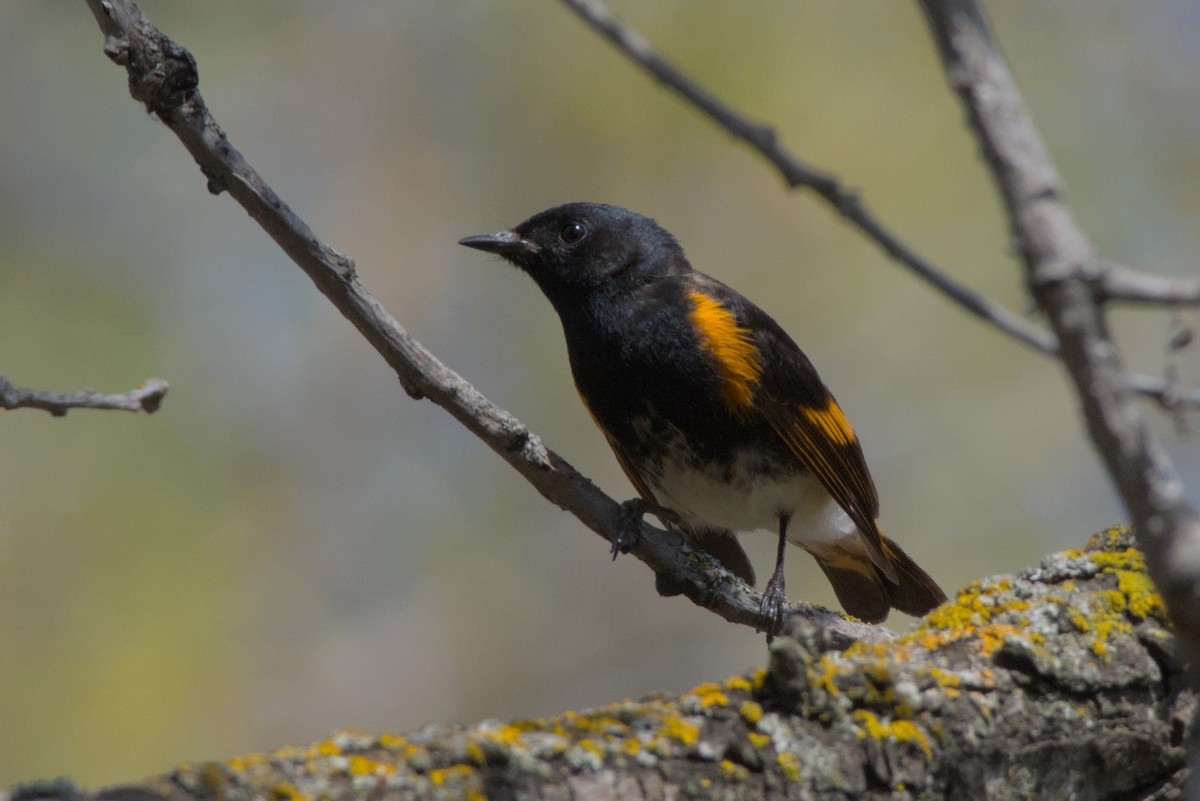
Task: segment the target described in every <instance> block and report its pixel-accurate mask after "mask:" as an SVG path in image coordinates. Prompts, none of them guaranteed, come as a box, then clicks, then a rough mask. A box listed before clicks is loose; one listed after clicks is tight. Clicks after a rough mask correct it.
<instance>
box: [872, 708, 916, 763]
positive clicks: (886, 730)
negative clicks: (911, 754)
mask: <svg viewBox="0 0 1200 801" xmlns="http://www.w3.org/2000/svg"><path fill="white" fill-rule="evenodd" d="M854 720H855V721H857V722H858V724H859V725H860V726H861V728H860V729H859V731H858V736H859V737H861V738H866V737H870V738H871V739H872V740H892V741H895V742H898V743H907V744H909V745H915V746H916V747H917V748H919V749H921V751H922V753H924V754H925V756H926V757H927V758H929V759H932V758H933V749H932V748H931V747H930V745H929V738H928V737H927V736H926V735H925V732H923V731H921V730H920V729H919V728H917V725H916V724H915V723H913V722H912V721H911V720H893V721H883V720H880V719H879V718H878V717H876V716H875V713H874V712H871V711H869V710H866V709H859V710H856V711H855V712H854Z"/></svg>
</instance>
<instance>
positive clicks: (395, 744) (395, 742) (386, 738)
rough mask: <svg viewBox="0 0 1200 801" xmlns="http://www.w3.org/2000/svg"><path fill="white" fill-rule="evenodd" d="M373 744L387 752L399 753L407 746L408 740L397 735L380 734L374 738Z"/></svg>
mask: <svg viewBox="0 0 1200 801" xmlns="http://www.w3.org/2000/svg"><path fill="white" fill-rule="evenodd" d="M375 744H376V745H378V746H379V747H380V748H386V749H388V750H389V751H399V750H400V749H401V748H403V747H404V746H406V745H408V740H407V739H406V738H404V737H401V736H400V735H399V734H381V735H379V736H378V737H376V738H375Z"/></svg>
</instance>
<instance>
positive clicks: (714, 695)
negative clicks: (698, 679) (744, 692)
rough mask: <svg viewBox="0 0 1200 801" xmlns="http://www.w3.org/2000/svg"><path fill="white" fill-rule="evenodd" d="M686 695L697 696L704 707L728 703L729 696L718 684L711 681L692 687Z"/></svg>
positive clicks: (726, 704)
mask: <svg viewBox="0 0 1200 801" xmlns="http://www.w3.org/2000/svg"><path fill="white" fill-rule="evenodd" d="M687 695H689V696H695V697H696V698H698V699H699V700H700V706H702V707H705V708H706V709H707V708H708V707H713V706H728V705H729V696H727V695H725V693H724V692H723V691H722V690H721V686H720V685H719V684H716V683H715V682H711V681H710V682H705V683H704V684H700V685H698V686H696V687H693V688H692V690H691V692H689V693H687ZM685 697H686V696H685Z"/></svg>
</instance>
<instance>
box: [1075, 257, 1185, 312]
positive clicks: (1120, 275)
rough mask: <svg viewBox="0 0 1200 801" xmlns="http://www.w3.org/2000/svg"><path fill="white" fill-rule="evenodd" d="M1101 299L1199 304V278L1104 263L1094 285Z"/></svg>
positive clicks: (1170, 304)
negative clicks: (1172, 275) (1145, 271)
mask: <svg viewBox="0 0 1200 801" xmlns="http://www.w3.org/2000/svg"><path fill="white" fill-rule="evenodd" d="M1096 290H1097V292H1098V294H1099V296H1100V299H1101V300H1120V301H1125V302H1126V303H1150V304H1158V305H1162V306H1198V305H1200V278H1173V277H1169V276H1165V275H1154V274H1153V273H1142V272H1138V271H1136V270H1130V269H1129V268H1128V267H1121V266H1119V265H1116V264H1107V263H1106V264H1104V265H1102V267H1101V270H1100V276H1099V280H1098V282H1097V288H1096Z"/></svg>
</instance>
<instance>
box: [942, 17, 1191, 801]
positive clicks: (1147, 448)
mask: <svg viewBox="0 0 1200 801" xmlns="http://www.w3.org/2000/svg"><path fill="white" fill-rule="evenodd" d="M921 8H922V9H923V11H924V12H925V16H926V19H927V20H928V23H929V28H930V30H931V31H932V33H933V38H934V41H935V42H936V44H937V47H938V52H939V53H940V54H941V58H942V64H943V69H944V71H945V73H946V77H947V80H948V81H949V83H950V86H951V87H952V88H953V89H954V91H955V92H956V93H957V94H958V97H959V98H960V100H961V101H962V104H963V107H964V109H965V111H966V116H967V121H968V123H969V125H970V128H971V130H972V132H973V133H974V134H975V136H976V138H977V139H978V141H979V143H980V147H981V150H982V152H983V156H984V160H985V162H986V163H987V165H988V167H989V168H990V170H991V172H992V176H993V179H994V180H995V182H996V185H997V188H998V189H999V191H1000V193H1001V195H1002V196H1003V199H1004V205H1005V208H1006V210H1007V212H1008V217H1009V223H1010V225H1011V227H1012V231H1013V236H1014V239H1015V241H1016V242H1017V245H1018V249H1019V251H1020V253H1021V256H1022V258H1023V260H1024V262H1025V274H1026V280H1027V282H1028V284H1029V287H1030V290H1031V292H1032V293H1033V296H1034V299H1035V300H1036V302H1037V304H1038V307H1039V308H1040V309H1042V311H1043V312H1044V313H1045V314H1046V316H1047V318H1048V319H1049V320H1050V323H1051V325H1052V326H1053V327H1054V330H1055V333H1056V334H1057V336H1058V339H1059V343H1060V348H1061V350H1062V357H1063V363H1064V365H1065V367H1066V369H1067V372H1068V374H1069V375H1070V377H1071V379H1072V381H1073V382H1074V385H1075V389H1076V394H1077V395H1078V397H1079V401H1080V403H1081V405H1082V408H1083V415H1084V419H1085V421H1086V423H1087V429H1088V432H1089V434H1090V435H1091V439H1092V442H1093V444H1094V445H1095V446H1096V449H1097V451H1099V453H1100V456H1101V459H1102V460H1103V462H1104V464H1105V466H1106V467H1107V468H1108V473H1109V475H1110V476H1111V477H1112V480H1113V482H1114V483H1115V484H1116V487H1117V491H1118V492H1119V493H1120V495H1121V498H1122V500H1123V501H1124V504H1125V507H1126V509H1128V511H1129V513H1130V515H1131V516H1132V518H1133V522H1134V529H1135V531H1136V532H1137V537H1138V541H1139V542H1140V543H1141V545H1142V547H1143V549H1144V550H1145V553H1146V559H1147V562H1148V565H1149V568H1150V575H1151V577H1153V579H1154V581H1155V583H1156V584H1157V585H1158V587H1159V588H1160V589H1161V591H1162V593H1163V596H1164V598H1165V599H1166V602H1167V606H1168V608H1169V609H1170V612H1171V618H1172V620H1173V621H1174V624H1175V626H1176V629H1177V632H1178V636H1179V643H1180V647H1181V650H1182V653H1183V656H1184V658H1185V662H1186V663H1188V664H1189V665H1190V666H1191V675H1190V679H1191V684H1192V687H1193V689H1196V688H1200V515H1197V512H1196V510H1195V508H1193V507H1192V505H1191V504H1190V503H1189V502H1188V500H1187V498H1186V496H1185V494H1184V487H1183V482H1182V480H1181V479H1180V477H1179V475H1178V473H1177V472H1176V471H1175V468H1174V466H1173V465H1172V464H1171V462H1170V460H1169V458H1168V457H1167V455H1166V453H1165V452H1164V451H1163V449H1162V448H1161V447H1160V446H1159V444H1158V443H1157V442H1156V441H1155V439H1154V437H1153V436H1152V435H1151V434H1150V432H1149V430H1148V429H1147V426H1146V423H1145V420H1144V419H1143V415H1142V411H1141V409H1140V408H1139V406H1138V404H1137V403H1136V402H1135V398H1134V396H1133V393H1132V392H1131V391H1130V390H1129V387H1128V382H1127V379H1126V376H1125V370H1124V367H1123V365H1122V363H1121V357H1120V353H1119V351H1118V349H1117V346H1116V343H1114V342H1113V341H1112V339H1111V338H1110V337H1109V334H1108V327H1107V325H1106V321H1105V319H1104V307H1103V305H1102V304H1100V303H1097V302H1096V299H1095V295H1094V293H1093V292H1092V290H1091V287H1090V281H1091V279H1092V277H1093V276H1095V275H1097V274H1099V273H1100V259H1099V257H1098V256H1097V254H1096V251H1095V248H1094V247H1093V245H1092V243H1091V242H1090V241H1089V240H1088V237H1087V236H1086V235H1085V234H1084V232H1083V230H1082V229H1081V228H1080V227H1079V225H1078V223H1077V222H1076V221H1075V218H1074V216H1073V215H1072V214H1071V211H1070V209H1069V208H1068V206H1067V204H1066V203H1065V202H1064V200H1063V198H1062V190H1061V186H1060V184H1059V180H1058V175H1057V173H1056V171H1055V169H1054V166H1053V164H1052V163H1051V160H1050V157H1049V155H1048V153H1047V151H1046V148H1045V146H1044V145H1043V144H1042V142H1041V139H1040V137H1039V136H1038V134H1037V130H1036V129H1035V127H1034V125H1033V121H1032V118H1031V117H1030V115H1029V112H1028V110H1027V109H1026V107H1025V103H1024V101H1023V99H1022V97H1021V94H1020V91H1019V90H1018V89H1017V86H1016V82H1015V81H1014V80H1013V77H1012V74H1011V73H1010V72H1009V69H1008V66H1007V64H1006V63H1005V61H1004V58H1003V56H1002V55H1001V53H1000V50H999V48H998V47H997V46H996V44H995V42H994V40H993V38H992V35H991V33H990V31H989V30H988V27H987V24H986V20H985V19H984V16H983V13H982V11H981V10H980V9H979V7H978V6H977V5H976V4H975V3H974V2H973V0H921ZM1196 759H1197V753H1196V752H1195V751H1194V752H1193V760H1196ZM1193 764H1197V763H1196V762H1193ZM1193 792H1194V793H1196V794H1197V795H1200V785H1198V786H1197V787H1194V788H1193Z"/></svg>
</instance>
